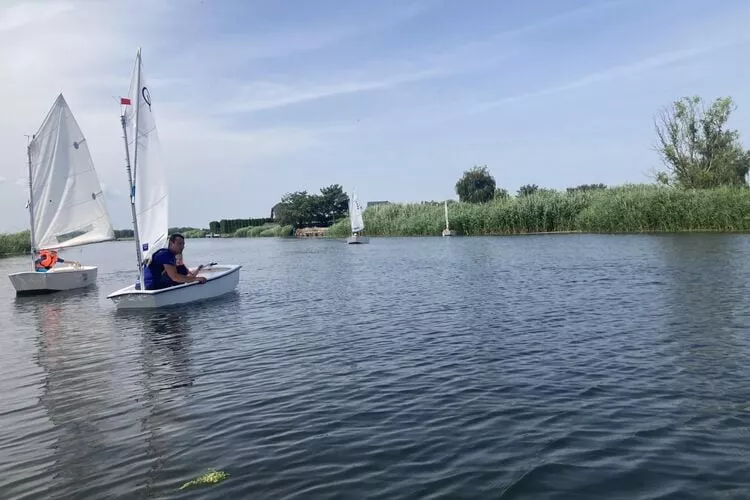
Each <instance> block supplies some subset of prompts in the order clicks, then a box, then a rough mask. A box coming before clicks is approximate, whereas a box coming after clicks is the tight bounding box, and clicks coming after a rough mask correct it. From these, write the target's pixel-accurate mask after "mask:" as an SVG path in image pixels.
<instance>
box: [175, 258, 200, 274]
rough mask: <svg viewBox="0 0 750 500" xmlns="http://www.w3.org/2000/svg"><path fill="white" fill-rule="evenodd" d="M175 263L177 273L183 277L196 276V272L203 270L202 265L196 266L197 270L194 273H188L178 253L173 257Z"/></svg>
mask: <svg viewBox="0 0 750 500" xmlns="http://www.w3.org/2000/svg"><path fill="white" fill-rule="evenodd" d="M175 261H176V262H177V266H176V267H177V272H178V273H180V274H182V275H183V276H191V277H192V276H195V275H197V274H198V272H199V271H200V270H201V269H203V265H200V266H198V269H196V270H194V271H190V270H189V269H188V268H187V266H186V265H185V263H184V262H183V260H182V254H181V253H179V254H177V255H176V256H175Z"/></svg>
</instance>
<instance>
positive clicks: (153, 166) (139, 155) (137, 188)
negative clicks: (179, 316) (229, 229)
mask: <svg viewBox="0 0 750 500" xmlns="http://www.w3.org/2000/svg"><path fill="white" fill-rule="evenodd" d="M120 104H121V107H122V113H121V115H120V123H121V125H122V132H123V139H124V142H125V162H126V170H127V174H128V183H129V187H130V210H131V214H132V217H133V233H134V236H135V245H136V258H137V266H138V282H137V283H135V284H132V285H130V286H126V287H124V288H121V289H120V290H117V291H116V292H113V293H111V294H109V295H108V296H107V298H109V299H111V300H112V301H113V302H114V304H115V306H116V307H117V308H118V309H154V308H161V307H168V306H174V305H180V304H187V303H190V302H197V301H202V300H207V299H212V298H215V297H220V296H222V295H225V294H228V293H230V292H232V291H233V290H234V289H235V288H236V286H237V283H238V282H239V277H240V268H241V267H242V266H239V265H217V264H216V263H211V264H209V265H207V266H205V267H203V269H202V270H201V271H200V273H198V276H204V277H205V278H206V280H207V281H206V282H205V283H203V284H200V283H198V282H192V283H182V284H179V285H175V286H171V287H169V288H163V289H160V290H146V289H145V288H146V287H145V286H144V276H143V268H144V263H146V262H148V259H149V258H150V257H151V255H153V254H154V252H156V251H157V250H159V249H160V248H164V247H166V246H167V243H168V239H169V235H168V234H167V233H168V228H169V225H168V201H169V192H168V189H167V181H166V175H165V173H164V171H163V166H162V162H161V155H160V146H159V136H158V132H157V130H156V121H155V119H154V114H153V109H152V107H153V102H152V99H151V93H150V91H149V89H148V85H147V83H146V79H145V77H144V74H143V62H142V59H141V50H140V49H138V53H137V55H136V61H135V68H134V69H133V75H132V78H131V82H130V89H129V91H128V97H126V98H125V97H123V98H121V99H120ZM131 152H132V154H131ZM131 158H132V160H133V164H132V169H131V164H130V160H131Z"/></svg>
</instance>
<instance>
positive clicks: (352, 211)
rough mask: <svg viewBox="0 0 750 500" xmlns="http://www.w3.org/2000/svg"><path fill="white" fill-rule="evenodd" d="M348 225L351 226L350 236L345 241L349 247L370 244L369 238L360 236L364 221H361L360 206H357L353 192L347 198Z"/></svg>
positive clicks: (357, 201) (357, 202)
mask: <svg viewBox="0 0 750 500" xmlns="http://www.w3.org/2000/svg"><path fill="white" fill-rule="evenodd" d="M349 223H350V224H351V226H352V235H351V236H349V237H348V238H347V239H346V242H347V243H348V244H349V245H356V244H361V243H370V238H368V237H367V236H363V235H362V234H360V233H362V232H363V231H364V230H365V221H364V220H363V219H362V205H360V204H359V200H357V193H355V192H354V191H352V196H351V198H349Z"/></svg>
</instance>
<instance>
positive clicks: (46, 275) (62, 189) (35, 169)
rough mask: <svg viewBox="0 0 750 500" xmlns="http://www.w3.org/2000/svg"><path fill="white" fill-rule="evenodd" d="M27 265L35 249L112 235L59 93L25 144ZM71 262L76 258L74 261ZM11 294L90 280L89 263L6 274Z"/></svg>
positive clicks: (80, 139)
mask: <svg viewBox="0 0 750 500" xmlns="http://www.w3.org/2000/svg"><path fill="white" fill-rule="evenodd" d="M26 151H27V156H28V163H29V207H28V208H29V224H30V230H31V255H32V265H33V261H34V259H36V257H37V253H38V252H39V251H43V250H52V251H58V250H62V249H65V248H71V247H77V246H83V245H91V244H94V243H100V242H103V241H110V240H114V239H115V232H114V228H113V227H112V222H111V220H110V218H109V214H108V212H107V207H106V205H105V204H104V198H103V196H102V188H101V184H100V183H99V177H98V176H97V174H96V170H95V169H94V162H93V161H92V159H91V155H90V153H89V148H88V144H87V143H86V138H85V137H84V135H83V132H81V129H80V127H79V126H78V123H77V122H76V120H75V118H74V117H73V113H72V112H71V111H70V108H69V107H68V103H67V102H66V101H65V98H64V97H63V95H62V94H60V95H58V96H57V99H56V100H55V102H54V104H53V105H52V108H51V109H50V110H49V112H48V113H47V117H46V118H45V120H44V122H43V123H42V126H41V127H40V128H39V131H38V132H37V133H36V134H35V135H34V137H33V139H32V140H31V142H30V143H29V145H28V146H27V148H26ZM76 264H77V263H76ZM8 277H9V278H10V281H11V282H12V283H13V287H14V288H15V289H16V293H17V294H34V293H47V292H56V291H62V290H74V289H77V288H83V287H86V286H89V285H93V284H95V283H96V277H97V268H96V267H94V266H82V265H78V264H77V265H63V266H54V267H52V268H50V269H48V270H47V271H45V272H39V271H36V270H35V269H34V268H32V270H31V271H24V272H19V273H13V274H10V275H8Z"/></svg>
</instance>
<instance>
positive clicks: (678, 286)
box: [658, 235, 750, 411]
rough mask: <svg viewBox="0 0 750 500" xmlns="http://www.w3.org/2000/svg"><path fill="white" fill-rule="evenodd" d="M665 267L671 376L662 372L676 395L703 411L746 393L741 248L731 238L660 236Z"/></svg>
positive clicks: (744, 280) (744, 288) (745, 287)
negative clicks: (692, 397)
mask: <svg viewBox="0 0 750 500" xmlns="http://www.w3.org/2000/svg"><path fill="white" fill-rule="evenodd" d="M658 245H659V247H660V249H661V251H662V256H663V258H664V263H665V264H666V265H665V266H663V269H662V270H661V273H660V276H659V277H658V279H659V281H660V282H662V283H664V293H665V294H666V301H665V307H666V308H667V310H665V311H663V314H664V317H665V318H669V319H668V320H665V321H664V329H665V332H664V333H665V336H664V341H665V342H666V345H665V346H664V351H665V355H668V356H670V357H672V359H673V363H674V366H675V368H676V370H675V372H674V373H666V372H665V373H664V374H663V376H664V377H665V378H667V377H669V380H670V383H671V384H673V386H674V387H675V388H676V389H677V390H678V391H679V392H681V393H683V394H685V393H688V394H689V393H693V394H695V396H696V398H695V401H699V402H700V403H701V406H702V407H704V409H711V411H715V409H716V405H717V401H718V400H720V399H724V400H725V401H727V400H734V399H736V395H738V394H742V393H745V392H746V391H745V390H744V388H743V387H739V386H737V382H738V381H739V379H740V376H745V373H744V372H745V371H746V369H745V365H746V359H747V355H748V345H747V341H746V339H745V337H746V335H745V333H746V331H747V328H748V326H750V322H748V317H747V305H746V304H747V301H746V300H745V299H743V297H747V294H748V291H749V290H748V279H749V278H750V276H749V275H748V271H747V266H745V265H744V262H745V261H746V259H745V258H744V257H743V254H746V253H747V250H746V248H745V247H746V245H744V244H743V241H742V240H741V239H739V238H733V237H730V236H725V235H724V236H721V235H716V236H705V237H702V238H689V237H686V236H680V235H677V236H665V237H662V238H659V239H658Z"/></svg>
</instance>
